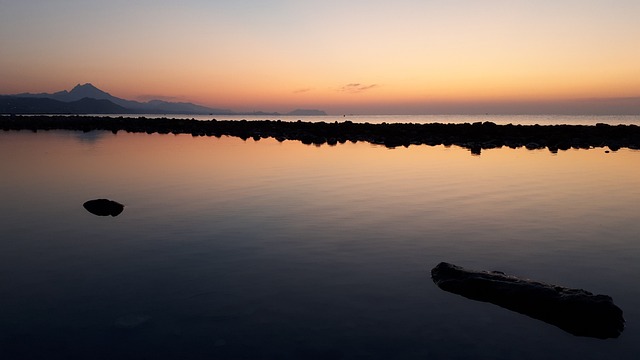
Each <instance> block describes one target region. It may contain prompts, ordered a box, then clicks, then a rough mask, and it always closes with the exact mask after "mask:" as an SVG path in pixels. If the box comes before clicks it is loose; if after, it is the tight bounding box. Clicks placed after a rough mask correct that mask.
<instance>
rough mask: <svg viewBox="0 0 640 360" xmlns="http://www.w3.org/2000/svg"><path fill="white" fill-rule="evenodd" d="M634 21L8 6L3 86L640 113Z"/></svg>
mask: <svg viewBox="0 0 640 360" xmlns="http://www.w3.org/2000/svg"><path fill="white" fill-rule="evenodd" d="M639 17H640V1H637V0H617V1H594V0H580V1H577V0H576V1H573V0H571V1H563V0H540V1H530V0H527V1H520V0H503V1H497V0H483V1H476V0H473V1H472V0H467V1H464V0H440V1H435V0H396V1H393V2H390V1H378V0H351V1H344V0H342V1H335V0H322V1H299V0H295V1H294V0H273V1H267V0H234V1H205V0H199V1H196V0H183V1H163V0H154V1H149V0H137V1H130V0H126V1H122V0H112V1H96V0H82V1H71V0H69V1H65V0H59V1H50V0H46V1H44V0H42V1H41V0H30V1H18V0H0V53H1V55H0V94H16V93H21V92H32V93H39V92H54V91H59V90H64V89H66V90H70V89H71V88H72V87H73V86H74V85H76V84H78V83H87V82H90V83H92V84H93V85H95V86H97V87H98V88H100V89H102V90H104V91H107V92H109V93H111V94H112V95H114V96H118V97H122V98H126V99H133V100H140V101H146V100H150V99H156V98H157V99H164V100H170V101H190V102H194V103H198V104H202V105H207V106H211V107H217V108H228V109H232V110H236V111H253V110H263V111H280V112H286V111H290V110H293V109H296V108H310V109H322V110H325V111H327V112H329V113H332V114H342V113H362V114H367V113H382V114H411V113H414V114H420V113H465V112H483V113H484V112H496V113H499V112H512V113H529V112H559V111H560V112H561V111H562V110H561V109H563V106H565V107H566V109H574V108H580V107H583V108H585V109H593V111H594V112H602V113H607V112H611V113H616V112H619V111H621V109H626V110H625V111H628V110H629V109H631V110H633V109H636V110H637V111H636V113H640V107H639V106H638V104H640V23H639V22H638V19H639ZM559 109H560V110H559Z"/></svg>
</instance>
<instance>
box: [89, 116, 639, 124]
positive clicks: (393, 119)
mask: <svg viewBox="0 0 640 360" xmlns="http://www.w3.org/2000/svg"><path fill="white" fill-rule="evenodd" d="M94 116H113V115H94ZM118 116H120V115H118ZM122 116H125V117H138V116H145V117H148V118H157V117H163V116H164V117H168V118H177V119H196V120H211V119H217V120H243V119H244V120H282V121H298V120H302V121H308V122H320V121H324V122H335V121H338V122H342V121H346V120H349V121H352V122H355V123H370V124H380V123H383V122H386V123H389V124H392V123H416V124H429V123H450V124H463V123H474V122H478V121H480V122H485V121H491V122H493V123H496V124H500V125H506V124H514V125H517V124H520V125H534V124H539V125H560V124H568V125H595V124H597V123H603V124H609V125H619V124H624V125H639V126H640V115H604V116H603V115H490V114H487V115H327V116H293V115H280V116H267V115H255V116H253V115H158V114H143V115H141V114H131V115H122Z"/></svg>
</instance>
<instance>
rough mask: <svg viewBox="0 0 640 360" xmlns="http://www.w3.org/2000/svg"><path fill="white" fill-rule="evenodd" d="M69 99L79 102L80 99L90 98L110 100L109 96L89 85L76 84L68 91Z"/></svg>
mask: <svg viewBox="0 0 640 360" xmlns="http://www.w3.org/2000/svg"><path fill="white" fill-rule="evenodd" d="M69 95H70V98H71V99H73V100H80V99H82V98H86V97H88V98H92V99H98V100H104V99H109V100H110V99H112V98H113V97H112V96H111V94H109V93H107V92H104V91H102V90H100V89H98V88H97V87H95V86H93V84H91V83H85V84H82V85H80V84H78V85H76V86H75V87H74V88H73V89H71V91H69Z"/></svg>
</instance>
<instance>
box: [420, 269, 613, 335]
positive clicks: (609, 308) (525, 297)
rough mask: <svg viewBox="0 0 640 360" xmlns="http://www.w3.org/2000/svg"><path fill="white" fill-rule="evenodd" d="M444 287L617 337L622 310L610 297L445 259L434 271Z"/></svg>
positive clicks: (580, 330) (584, 331)
mask: <svg viewBox="0 0 640 360" xmlns="http://www.w3.org/2000/svg"><path fill="white" fill-rule="evenodd" d="M431 277H432V279H433V282H434V283H435V284H436V285H437V286H438V287H440V288H441V289H442V290H445V291H448V292H452V293H454V294H458V295H462V296H464V297H466V298H469V299H472V300H478V301H484V302H490V303H492V304H495V305H498V306H501V307H503V308H506V309H509V310H512V311H515V312H518V313H521V314H524V315H527V316H530V317H532V318H534V319H538V320H542V321H544V322H546V323H549V324H552V325H555V326H557V327H559V328H561V329H562V330H564V331H566V332H568V333H571V334H573V335H576V336H587V337H594V338H599V339H607V338H617V337H618V336H620V334H621V333H622V331H623V330H624V318H623V317H622V310H621V309H620V308H619V307H617V306H616V305H615V304H614V303H613V300H612V299H611V297H610V296H607V295H594V294H592V293H590V292H588V291H585V290H582V289H570V288H566V287H562V286H557V285H551V284H546V283H542V282H537V281H532V280H528V279H521V278H517V277H515V276H510V275H505V274H504V273H502V272H499V271H473V270H466V269H463V268H461V267H459V266H455V265H452V264H449V263H445V262H442V263H440V264H438V265H437V266H436V267H435V268H433V269H432V270H431Z"/></svg>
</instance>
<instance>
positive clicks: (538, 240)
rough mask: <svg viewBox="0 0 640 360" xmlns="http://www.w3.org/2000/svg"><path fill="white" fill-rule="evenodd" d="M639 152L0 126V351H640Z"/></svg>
mask: <svg viewBox="0 0 640 360" xmlns="http://www.w3.org/2000/svg"><path fill="white" fill-rule="evenodd" d="M494 121H495V118H494ZM598 122H602V121H600V120H599V121H598ZM639 164H640V151H633V150H628V149H621V150H619V151H615V152H613V151H612V152H605V149H601V148H595V149H590V150H573V149H572V150H568V151H560V152H558V153H557V154H552V153H551V152H549V151H547V150H535V151H529V150H526V149H524V148H522V149H507V148H503V149H491V150H486V151H483V152H482V155H480V156H474V155H471V154H470V152H469V151H468V150H466V149H462V148H458V147H455V146H452V147H444V146H434V147H430V146H426V145H425V146H410V147H408V148H396V149H387V148H385V147H383V146H375V145H371V144H368V143H362V142H358V143H351V142H347V143H345V144H339V145H336V146H328V145H322V146H307V145H303V144H302V143H300V142H296V141H285V142H282V143H279V142H277V141H275V140H273V139H262V140H260V141H254V140H247V141H243V140H241V139H239V138H233V137H224V136H223V137H220V138H216V137H193V136H191V135H159V134H153V135H147V134H130V133H125V132H118V134H117V135H114V134H112V133H110V132H88V133H82V132H71V131H68V132H67V131H38V132H37V133H33V132H27V131H19V132H18V131H12V132H0V169H2V174H1V176H0V199H2V200H1V201H0V214H1V215H2V216H1V217H0V359H563V360H564V359H583V360H584V359H637V356H638V354H640V343H639V342H638V339H640V325H639V324H640V286H638V284H640V238H639V236H640V235H639V234H640V166H638V165H639ZM97 198H108V199H112V200H115V201H118V202H120V203H122V204H124V205H125V209H124V211H123V213H122V214H120V215H119V216H117V217H110V216H107V217H100V216H95V215H93V214H91V213H89V212H88V211H86V210H85V209H84V208H83V206H82V204H83V203H84V202H85V201H87V200H90V199H97ZM441 261H447V262H451V263H454V264H457V265H460V266H464V267H467V268H470V269H478V270H500V271H503V272H505V273H507V274H513V275H517V276H521V277H525V278H531V279H534V280H537V281H544V282H548V283H552V284H558V285H563V286H567V287H573V288H583V289H586V290H588V291H591V292H594V293H598V294H606V295H609V296H611V297H612V298H613V300H614V302H615V303H616V305H618V306H619V307H620V308H621V309H622V310H623V311H624V317H625V319H626V322H627V323H626V329H625V330H624V332H623V333H622V335H621V336H620V337H619V338H616V339H607V340H600V339H595V338H588V337H577V336H574V335H571V334H569V333H567V332H565V331H563V330H561V329H559V328H557V327H555V326H553V325H549V324H547V323H544V322H542V321H539V320H535V319H533V318H530V317H527V316H525V315H521V314H518V313H515V312H512V311H509V310H506V309H503V308H501V307H498V306H496V305H493V304H489V303H483V302H478V301H473V300H469V299H466V298H464V297H461V296H458V295H455V294H452V293H448V292H444V291H442V290H441V289H439V288H438V287H437V286H436V285H435V284H434V283H433V281H432V280H431V277H430V270H431V269H432V268H433V267H434V266H436V265H437V264H438V263H439V262H441Z"/></svg>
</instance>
